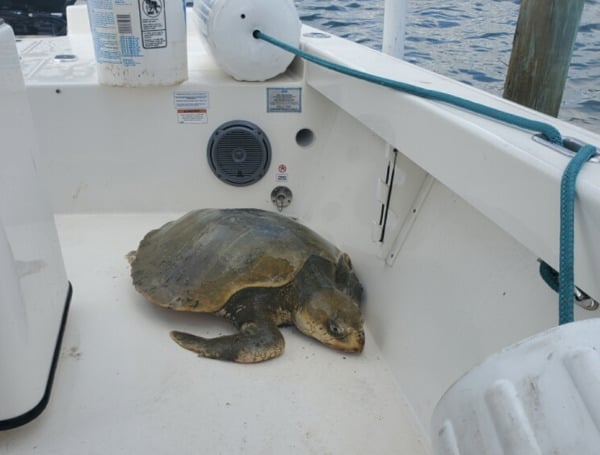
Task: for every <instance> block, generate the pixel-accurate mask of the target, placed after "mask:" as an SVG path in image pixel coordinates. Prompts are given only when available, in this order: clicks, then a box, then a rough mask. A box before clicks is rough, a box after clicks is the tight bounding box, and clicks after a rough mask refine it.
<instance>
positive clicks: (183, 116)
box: [177, 109, 208, 123]
mask: <svg viewBox="0 0 600 455" xmlns="http://www.w3.org/2000/svg"><path fill="white" fill-rule="evenodd" d="M177 123H208V112H207V110H206V109H177Z"/></svg>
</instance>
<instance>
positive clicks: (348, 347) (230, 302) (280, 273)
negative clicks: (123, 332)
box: [128, 209, 365, 363]
mask: <svg viewBox="0 0 600 455" xmlns="http://www.w3.org/2000/svg"><path fill="white" fill-rule="evenodd" d="M128 258H129V261H130V263H131V276H132V278H133V284H134V286H135V288H136V289H137V290H138V291H139V292H140V293H141V294H143V295H144V296H145V297H146V298H147V299H148V300H149V301H151V302H153V303H155V304H157V305H160V306H162V307H166V308H170V309H173V310H177V311H195V312H201V313H212V314H215V315H217V316H221V317H224V318H226V319H228V320H230V321H231V322H232V323H233V325H234V326H235V327H236V328H237V329H238V330H239V332H238V333H236V334H234V335H226V336H221V337H217V338H211V339H207V338H201V337H198V336H194V335H190V334H187V333H182V332H177V331H173V332H171V337H172V338H173V339H174V340H175V341H176V342H177V343H178V344H179V345H180V346H182V347H184V348H186V349H189V350H191V351H193V352H196V353H198V354H199V355H200V356H203V357H209V358H214V359H223V360H233V361H236V362H243V363H252V362H260V361H262V360H267V359H270V358H273V357H276V356H278V355H280V354H281V353H282V352H283V349H284V344H285V343H284V339H283V336H282V335H281V332H280V331H279V329H278V328H277V327H278V326H280V325H288V324H293V325H295V326H296V327H297V328H298V329H299V330H300V331H301V332H303V333H305V334H306V335H309V336H311V337H314V338H316V339H317V340H319V341H320V342H322V343H324V344H325V345H327V346H331V347H333V348H336V349H340V350H342V351H346V352H361V351H362V349H363V346H364V341H365V335H364V330H363V320H362V317H361V314H360V310H359V302H360V299H361V295H362V286H361V285H360V283H359V281H358V279H357V277H356V275H355V274H354V271H353V269H352V263H351V262H350V258H349V257H348V255H347V254H345V253H342V252H341V251H339V250H338V249H337V248H336V247H335V246H333V245H332V244H331V243H329V242H327V241H326V240H325V239H323V238H322V237H321V236H319V235H318V234H316V233H315V232H313V231H312V230H310V229H309V228H307V227H305V226H303V225H302V224H300V223H298V222H296V221H294V220H292V219H291V218H288V217H285V216H283V215H280V214H277V213H274V212H268V211H264V210H258V209H201V210H196V211H192V212H190V213H188V214H186V215H184V216H182V217H181V218H179V219H177V220H175V221H171V222H170V223H167V224H165V225H164V226H162V227H161V228H159V229H156V230H153V231H150V232H149V233H148V234H146V236H145V237H144V238H143V240H142V241H141V242H140V245H139V247H138V249H137V251H133V252H131V253H130V254H129V255H128Z"/></svg>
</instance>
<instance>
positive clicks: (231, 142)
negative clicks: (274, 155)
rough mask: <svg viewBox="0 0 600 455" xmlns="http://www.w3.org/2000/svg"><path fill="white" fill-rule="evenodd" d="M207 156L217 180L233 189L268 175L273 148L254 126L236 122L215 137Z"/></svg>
mask: <svg viewBox="0 0 600 455" xmlns="http://www.w3.org/2000/svg"><path fill="white" fill-rule="evenodd" d="M206 154H207V158H208V163H209V165H210V168H211V169H212V171H213V173H214V174H215V175H216V176H217V178H219V179H220V180H222V181H223V182H225V183H228V184H230V185H235V186H245V185H251V184H253V183H256V182H258V181H259V180H260V179H261V178H262V177H263V176H264V175H265V174H266V173H267V170H268V169H269V164H270V162H271V145H270V143H269V138H268V137H267V135H266V134H265V133H264V132H263V130H261V129H260V128H259V127H258V126H256V125H255V124H254V123H251V122H248V121H245V120H233V121H230V122H227V123H224V124H222V125H221V126H219V127H218V128H217V129H216V130H215V131H214V132H213V133H212V135H211V136H210V139H209V141H208V147H207V150H206Z"/></svg>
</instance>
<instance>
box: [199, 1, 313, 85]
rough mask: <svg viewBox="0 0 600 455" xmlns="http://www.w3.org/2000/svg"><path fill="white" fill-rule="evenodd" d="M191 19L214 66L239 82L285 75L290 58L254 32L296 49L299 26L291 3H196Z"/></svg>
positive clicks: (296, 12)
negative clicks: (269, 36)
mask: <svg viewBox="0 0 600 455" xmlns="http://www.w3.org/2000/svg"><path fill="white" fill-rule="evenodd" d="M194 11H195V16H196V19H197V22H198V26H199V27H200V31H201V32H202V34H203V35H204V36H205V38H206V41H207V43H208V45H209V46H210V49H211V52H212V54H213V56H214V58H215V60H216V61H217V64H218V65H219V66H220V67H221V69H222V70H223V71H225V72H226V73H227V74H229V75H230V76H232V77H233V78H235V79H237V80H241V81H264V80H267V79H271V78H273V77H275V76H277V75H278V74H281V73H283V72H285V70H286V69H287V67H288V66H289V64H290V63H291V62H292V60H293V59H294V55H292V54H290V53H288V52H286V51H284V50H282V49H278V48H276V47H275V46H272V45H270V44H268V43H266V42H264V41H262V40H258V39H255V38H254V36H253V32H254V31H255V30H264V31H268V33H269V34H270V35H273V36H277V37H278V38H279V39H281V40H283V41H285V42H287V43H291V44H292V45H294V46H298V45H299V43H300V29H301V23H300V18H299V16H298V11H297V10H296V7H295V6H294V2H293V1H292V0H199V1H196V2H194Z"/></svg>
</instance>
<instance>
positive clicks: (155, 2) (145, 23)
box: [138, 0, 167, 49]
mask: <svg viewBox="0 0 600 455" xmlns="http://www.w3.org/2000/svg"><path fill="white" fill-rule="evenodd" d="M138 2H139V4H140V24H141V26H142V46H143V47H144V49H158V48H161V47H167V20H166V16H165V5H164V3H163V2H164V0H138Z"/></svg>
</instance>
